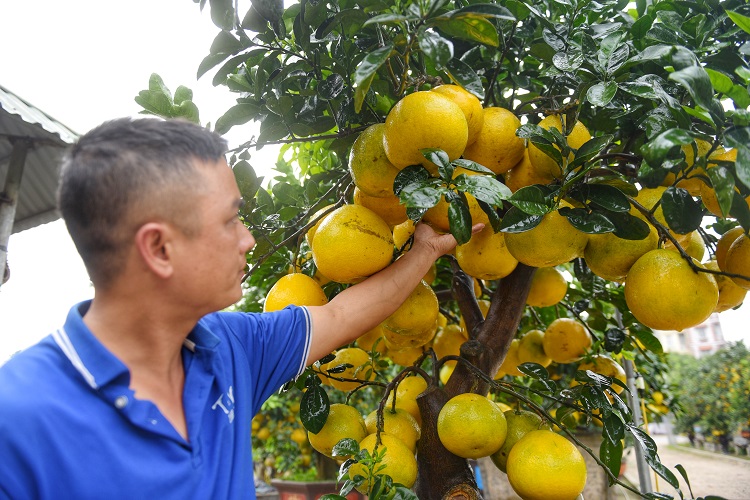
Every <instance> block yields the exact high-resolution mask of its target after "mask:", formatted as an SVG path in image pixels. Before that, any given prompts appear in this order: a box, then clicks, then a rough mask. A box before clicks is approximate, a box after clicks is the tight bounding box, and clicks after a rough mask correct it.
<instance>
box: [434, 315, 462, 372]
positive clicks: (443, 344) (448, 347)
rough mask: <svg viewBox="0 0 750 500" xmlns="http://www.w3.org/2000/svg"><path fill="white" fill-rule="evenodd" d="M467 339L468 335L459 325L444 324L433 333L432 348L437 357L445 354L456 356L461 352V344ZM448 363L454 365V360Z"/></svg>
mask: <svg viewBox="0 0 750 500" xmlns="http://www.w3.org/2000/svg"><path fill="white" fill-rule="evenodd" d="M467 340H469V336H468V335H467V334H466V331H465V330H464V329H463V328H461V327H460V326H459V325H456V324H450V325H446V326H445V327H443V328H441V329H439V330H438V332H437V333H436V334H435V339H434V340H433V342H432V349H433V350H434V351H435V355H437V357H438V359H440V358H443V357H445V356H458V355H459V354H460V353H461V345H462V344H463V343H464V342H466V341H467ZM449 363H450V364H451V366H453V365H455V361H453V362H449Z"/></svg>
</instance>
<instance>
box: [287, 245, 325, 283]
mask: <svg viewBox="0 0 750 500" xmlns="http://www.w3.org/2000/svg"><path fill="white" fill-rule="evenodd" d="M308 262H309V263H310V264H308ZM312 263H313V260H312V251H307V252H305V253H304V254H302V253H300V254H299V255H297V258H296V259H295V261H294V265H291V266H289V274H292V273H301V272H302V269H303V268H304V267H305V266H307V267H310V268H313V269H315V273H314V274H313V276H312V279H314V280H315V282H316V283H317V284H318V285H320V286H323V285H325V284H326V283H329V282H330V281H331V280H329V279H328V278H326V277H325V276H323V274H322V273H321V272H320V270H319V269H318V268H317V267H314V266H312V265H311V264H312Z"/></svg>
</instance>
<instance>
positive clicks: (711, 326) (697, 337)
mask: <svg viewBox="0 0 750 500" xmlns="http://www.w3.org/2000/svg"><path fill="white" fill-rule="evenodd" d="M654 334H655V335H656V337H657V338H658V339H659V341H660V342H661V345H662V347H663V348H664V351H666V352H677V353H680V354H689V355H691V356H693V357H695V358H702V357H703V356H708V355H710V354H713V353H715V352H716V351H718V350H720V349H723V348H724V346H726V345H727V342H726V340H724V335H723V333H722V331H721V322H720V321H719V315H718V314H712V315H711V316H710V317H709V318H708V319H707V320H706V321H704V322H703V323H701V324H700V325H698V326H694V327H692V328H686V329H685V330H683V331H681V332H676V331H654Z"/></svg>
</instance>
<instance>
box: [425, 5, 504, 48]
mask: <svg viewBox="0 0 750 500" xmlns="http://www.w3.org/2000/svg"><path fill="white" fill-rule="evenodd" d="M430 22H431V23H432V24H433V25H434V26H435V27H436V28H438V29H439V30H440V31H442V32H443V33H446V34H447V35H450V36H454V37H456V38H461V39H463V40H468V41H470V42H477V43H481V44H483V45H488V46H490V47H497V46H498V45H500V39H499V37H498V34H497V30H496V29H495V25H494V24H492V23H491V22H489V21H488V20H487V19H485V18H484V17H482V16H479V15H476V14H472V13H470V12H465V13H458V14H455V15H453V16H451V17H445V16H441V17H435V18H433V19H430Z"/></svg>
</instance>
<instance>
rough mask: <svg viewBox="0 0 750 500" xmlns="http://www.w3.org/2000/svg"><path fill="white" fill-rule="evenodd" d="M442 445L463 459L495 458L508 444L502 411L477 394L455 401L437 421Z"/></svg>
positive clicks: (443, 409) (467, 394)
mask: <svg viewBox="0 0 750 500" xmlns="http://www.w3.org/2000/svg"><path fill="white" fill-rule="evenodd" d="M437 431H438V437H439V438H440V442H441V443H443V446H445V448H446V449H447V450H448V451H450V452H451V453H453V454H454V455H458V456H459V457H463V458H473V459H477V458H481V457H487V456H489V455H492V454H493V453H495V452H496V451H497V450H499V449H500V447H501V446H502V445H503V443H504V442H505V435H506V432H507V423H506V422H505V415H503V412H502V410H500V408H499V407H498V406H497V405H496V404H495V403H493V402H492V401H490V400H489V399H487V398H486V397H484V396H480V395H479V394H473V393H465V394H459V395H458V396H454V397H453V398H451V399H450V400H449V401H448V402H447V403H445V406H443V408H442V409H441V410H440V414H439V415H438V421H437Z"/></svg>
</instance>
